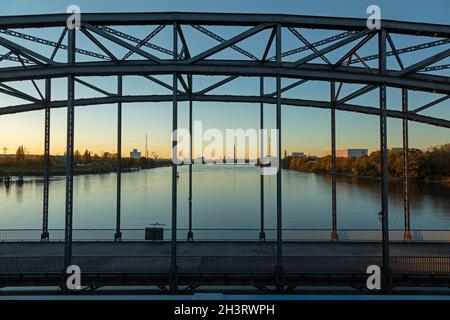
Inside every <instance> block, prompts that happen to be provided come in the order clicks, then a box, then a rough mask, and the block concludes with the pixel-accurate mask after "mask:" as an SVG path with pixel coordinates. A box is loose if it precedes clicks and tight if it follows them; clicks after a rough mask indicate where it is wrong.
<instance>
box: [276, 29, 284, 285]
mask: <svg viewBox="0 0 450 320" xmlns="http://www.w3.org/2000/svg"><path fill="white" fill-rule="evenodd" d="M276 30H277V31H276V60H277V64H281V25H279V24H278V25H277V29H276ZM276 92H277V107H276V129H277V132H278V141H277V158H278V168H277V169H278V170H277V266H276V290H277V291H278V292H280V291H282V290H283V281H282V278H283V226H282V222H283V221H282V215H281V211H282V196H281V191H282V190H281V168H282V159H281V76H279V75H278V76H277V78H276Z"/></svg>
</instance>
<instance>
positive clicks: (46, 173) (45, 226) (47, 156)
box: [41, 78, 52, 242]
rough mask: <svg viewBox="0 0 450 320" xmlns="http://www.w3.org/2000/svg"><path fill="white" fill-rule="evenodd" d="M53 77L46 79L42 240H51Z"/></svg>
mask: <svg viewBox="0 0 450 320" xmlns="http://www.w3.org/2000/svg"><path fill="white" fill-rule="evenodd" d="M51 84H52V82H51V79H50V78H48V79H45V103H46V104H47V105H46V106H45V129H44V130H45V133H44V134H45V138H44V199H43V208H42V234H41V241H43V242H47V241H48V240H49V233H48V189H49V176H50V107H49V106H48V103H50V101H51Z"/></svg>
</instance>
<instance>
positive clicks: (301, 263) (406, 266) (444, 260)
mask: <svg viewBox="0 0 450 320" xmlns="http://www.w3.org/2000/svg"><path fill="white" fill-rule="evenodd" d="M381 262H382V258H381V257H379V256H285V257H283V266H284V271H285V273H287V274H290V273H291V274H292V273H330V274H332V273H357V274H366V270H367V266H369V265H380V264H381ZM390 262H391V263H390V265H391V270H392V272H394V273H424V274H425V273H433V274H450V257H409V256H401V257H391V258H390ZM72 263H73V264H75V265H77V266H79V267H80V268H81V270H83V272H84V273H116V274H120V273H144V274H163V273H168V272H169V270H170V266H171V258H170V256H73V257H72ZM276 263H277V258H276V257H275V256H178V257H177V266H178V271H179V272H180V273H189V274H214V273H226V274H236V273H246V274H272V273H274V270H275V267H276ZM63 265H64V257H62V256H39V257H38V256H35V257H17V256H0V274H2V275H7V274H19V273H20V274H26V273H58V272H61V270H62V269H63Z"/></svg>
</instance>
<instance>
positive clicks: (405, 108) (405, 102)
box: [402, 89, 411, 241]
mask: <svg viewBox="0 0 450 320" xmlns="http://www.w3.org/2000/svg"><path fill="white" fill-rule="evenodd" d="M402 111H403V112H407V111H408V89H402ZM408 136H409V133H408V120H407V119H405V118H403V213H404V219H405V231H404V234H403V239H404V240H405V241H410V240H411V225H410V216H409V187H408V179H409V141H408V140H409V139H408Z"/></svg>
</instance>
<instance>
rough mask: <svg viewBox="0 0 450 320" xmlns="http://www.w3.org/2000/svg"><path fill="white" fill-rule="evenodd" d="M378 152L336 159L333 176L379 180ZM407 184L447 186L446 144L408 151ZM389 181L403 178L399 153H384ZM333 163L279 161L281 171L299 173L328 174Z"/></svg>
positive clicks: (449, 149) (327, 159)
mask: <svg viewBox="0 0 450 320" xmlns="http://www.w3.org/2000/svg"><path fill="white" fill-rule="evenodd" d="M380 158H381V155H380V152H379V151H375V152H372V153H370V154H369V155H366V156H360V157H337V158H336V172H337V174H339V175H344V176H352V177H361V178H363V177H364V178H372V179H380V177H381V164H380ZM408 160H409V171H408V172H409V180H411V181H420V182H433V183H434V182H437V183H445V184H448V183H450V144H445V145H442V146H438V147H434V148H430V149H428V150H427V151H421V150H419V149H410V150H409V154H408ZM387 164H388V168H387V171H388V175H389V179H393V180H395V179H398V180H401V179H402V177H403V168H404V161H403V153H402V152H399V151H398V150H394V149H392V150H389V151H388V163H387ZM332 166H333V163H332V159H331V156H329V155H328V156H324V157H320V158H315V159H312V160H311V159H309V158H308V157H292V156H287V157H285V158H284V159H283V168H284V169H290V170H296V171H301V172H312V173H320V174H331V169H332Z"/></svg>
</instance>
